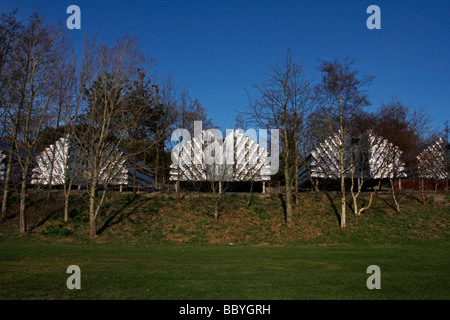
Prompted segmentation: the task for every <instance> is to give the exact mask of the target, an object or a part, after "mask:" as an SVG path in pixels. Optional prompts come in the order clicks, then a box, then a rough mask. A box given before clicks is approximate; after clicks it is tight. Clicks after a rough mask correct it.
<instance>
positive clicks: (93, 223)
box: [89, 179, 97, 238]
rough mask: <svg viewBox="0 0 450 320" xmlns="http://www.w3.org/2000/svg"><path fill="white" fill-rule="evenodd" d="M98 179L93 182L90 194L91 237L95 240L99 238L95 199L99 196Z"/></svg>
mask: <svg viewBox="0 0 450 320" xmlns="http://www.w3.org/2000/svg"><path fill="white" fill-rule="evenodd" d="M96 180H97V179H94V180H93V183H92V185H91V186H90V192H89V226H90V234H89V235H90V237H91V238H95V237H96V236H97V221H96V220H97V217H96V208H95V198H96V195H97V181H96Z"/></svg>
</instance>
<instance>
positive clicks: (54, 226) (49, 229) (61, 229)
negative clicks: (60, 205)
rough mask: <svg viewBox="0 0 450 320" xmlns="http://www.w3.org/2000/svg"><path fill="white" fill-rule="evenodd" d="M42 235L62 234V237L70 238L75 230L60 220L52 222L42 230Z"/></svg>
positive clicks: (40, 231)
mask: <svg viewBox="0 0 450 320" xmlns="http://www.w3.org/2000/svg"><path fill="white" fill-rule="evenodd" d="M39 233H40V234H43V235H51V234H60V235H62V236H70V235H71V234H72V233H73V228H72V227H71V226H69V225H67V224H66V223H65V222H63V221H60V220H50V221H49V223H47V225H46V226H45V227H43V228H42V229H41V230H39Z"/></svg>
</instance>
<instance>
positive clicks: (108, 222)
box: [97, 197, 150, 235]
mask: <svg viewBox="0 0 450 320" xmlns="http://www.w3.org/2000/svg"><path fill="white" fill-rule="evenodd" d="M139 199H140V200H141V202H140V203H137V205H136V206H135V207H134V208H133V209H132V210H128V211H127V212H126V213H125V210H126V209H128V208H130V207H131V206H132V204H133V203H135V202H136V201H137V200H139ZM148 201H150V198H145V199H142V198H139V197H135V198H132V199H130V200H128V201H127V203H125V204H124V205H123V206H122V207H120V208H119V209H118V210H116V211H115V212H114V213H113V214H112V215H110V216H109V217H108V219H106V221H105V223H104V224H103V226H102V227H101V228H100V229H99V230H98V231H97V235H101V234H102V233H103V232H104V231H106V230H107V229H108V228H110V227H112V226H114V225H116V224H119V223H120V222H122V221H123V220H125V219H127V218H129V217H130V215H132V214H133V213H134V212H136V210H137V209H139V208H140V207H142V206H143V205H144V204H145V203H147V202H148ZM124 213H125V214H124ZM116 218H117V219H116Z"/></svg>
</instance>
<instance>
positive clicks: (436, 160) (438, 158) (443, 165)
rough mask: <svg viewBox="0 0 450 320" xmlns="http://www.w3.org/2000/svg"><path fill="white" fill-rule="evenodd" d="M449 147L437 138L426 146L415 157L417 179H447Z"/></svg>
mask: <svg viewBox="0 0 450 320" xmlns="http://www.w3.org/2000/svg"><path fill="white" fill-rule="evenodd" d="M448 166H449V145H448V144H447V145H446V144H445V142H444V139H442V138H439V139H437V140H436V141H434V142H433V143H431V144H429V145H427V146H426V147H425V148H424V149H423V150H422V151H421V152H420V153H419V155H418V156H417V173H418V174H417V177H418V178H423V179H433V180H446V179H448V170H449V168H448Z"/></svg>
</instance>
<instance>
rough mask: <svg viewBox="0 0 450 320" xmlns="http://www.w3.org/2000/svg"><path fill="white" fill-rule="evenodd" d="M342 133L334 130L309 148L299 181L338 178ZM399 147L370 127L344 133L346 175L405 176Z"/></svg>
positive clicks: (378, 177) (366, 176) (375, 177)
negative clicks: (358, 132)
mask: <svg viewBox="0 0 450 320" xmlns="http://www.w3.org/2000/svg"><path fill="white" fill-rule="evenodd" d="M340 145H341V137H340V135H339V134H336V135H335V136H334V137H330V138H328V139H326V140H325V141H323V142H322V143H320V144H319V145H318V146H317V147H315V148H314V150H312V151H311V153H310V155H309V156H308V158H307V163H306V165H305V166H304V168H303V169H302V170H300V172H299V184H302V183H304V182H306V181H308V180H309V179H310V178H313V179H331V180H336V179H339V178H340V172H341V166H340V153H339V149H340ZM401 156H402V151H401V150H400V149H399V148H398V147H397V146H395V145H393V144H392V143H391V142H389V141H388V140H387V139H385V138H383V137H380V136H378V135H377V134H375V133H374V132H373V131H372V130H368V131H367V132H366V133H365V134H363V135H361V136H359V137H357V138H349V137H346V138H345V141H344V170H345V177H346V178H347V179H350V178H351V177H352V173H353V178H355V179H360V178H364V179H387V178H390V177H391V178H392V177H396V178H398V177H405V176H406V174H405V173H404V171H405V165H404V163H403V162H402V161H401Z"/></svg>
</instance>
